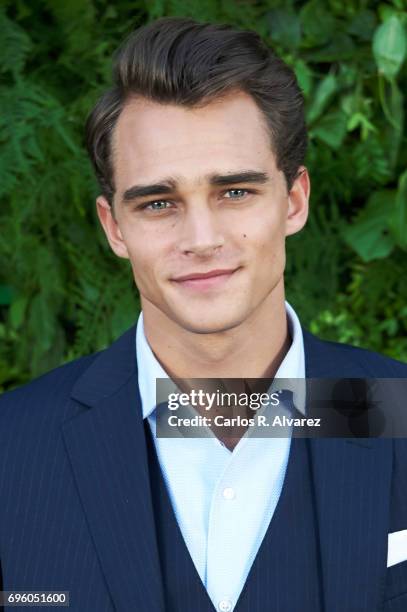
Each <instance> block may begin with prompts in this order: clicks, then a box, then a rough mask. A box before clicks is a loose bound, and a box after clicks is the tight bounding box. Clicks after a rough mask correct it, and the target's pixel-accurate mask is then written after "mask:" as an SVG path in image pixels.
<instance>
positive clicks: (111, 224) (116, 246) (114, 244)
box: [96, 195, 129, 259]
mask: <svg viewBox="0 0 407 612" xmlns="http://www.w3.org/2000/svg"><path fill="white" fill-rule="evenodd" d="M96 210H97V214H98V217H99V221H100V223H101V225H102V227H103V230H104V232H105V234H106V238H107V240H108V242H109V244H110V248H111V249H112V251H113V252H114V253H115V254H116V255H117V256H118V257H123V258H124V259H129V253H128V251H127V246H126V244H125V242H124V240H123V236H122V232H121V231H120V228H119V225H118V223H117V221H116V218H115V215H114V212H113V209H112V206H111V205H110V204H109V202H108V201H107V200H106V198H105V197H104V196H102V195H100V196H99V197H98V198H97V199H96Z"/></svg>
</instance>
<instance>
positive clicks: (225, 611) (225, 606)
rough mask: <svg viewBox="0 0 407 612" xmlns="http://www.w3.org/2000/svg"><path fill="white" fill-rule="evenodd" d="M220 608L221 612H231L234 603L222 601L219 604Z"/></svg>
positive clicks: (227, 600)
mask: <svg viewBox="0 0 407 612" xmlns="http://www.w3.org/2000/svg"><path fill="white" fill-rule="evenodd" d="M218 608H219V610H220V612H230V610H231V609H232V602H231V601H229V599H222V601H220V602H219V605H218Z"/></svg>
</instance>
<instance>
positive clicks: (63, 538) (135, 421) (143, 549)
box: [0, 326, 407, 612]
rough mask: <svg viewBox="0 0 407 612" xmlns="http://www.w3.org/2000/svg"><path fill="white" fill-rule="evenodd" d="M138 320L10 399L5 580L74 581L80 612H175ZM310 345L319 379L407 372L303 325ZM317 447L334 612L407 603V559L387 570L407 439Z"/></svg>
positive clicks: (0, 524) (2, 556) (55, 586)
mask: <svg viewBox="0 0 407 612" xmlns="http://www.w3.org/2000/svg"><path fill="white" fill-rule="evenodd" d="M135 330H136V327H135V326H133V327H132V328H131V329H129V330H128V331H127V332H126V333H125V334H124V335H123V336H121V337H120V338H119V339H118V340H117V341H116V342H115V343H114V344H112V346H110V347H109V348H107V349H106V350H104V351H101V352H100V353H96V354H93V355H89V356H86V357H83V358H81V359H78V360H76V361H73V362H71V363H68V364H66V365H64V366H62V367H60V368H57V369H55V370H53V371H52V372H49V373H47V374H45V375H44V376H42V377H40V378H38V379H36V380H34V381H33V382H31V383H29V384H27V385H25V386H23V387H21V388H19V389H16V390H13V391H11V392H8V393H5V394H3V396H2V397H1V398H0V442H1V443H0V561H1V573H2V583H3V584H2V586H3V590H19V591H22V590H31V591H33V590H36V591H40V590H47V591H50V590H61V591H69V592H70V608H69V609H70V610H72V611H74V612H87V611H89V612H104V611H105V612H113V611H117V612H129V611H135V612H164V603H163V602H164V597H163V586H162V581H161V577H160V562H159V554H158V550H157V541H156V534H155V528H154V513H153V507H152V501H151V493H150V483H149V475H148V464H147V455H146V440H145V434H144V428H143V421H142V412H141V404H140V395H139V389H138V383H137V363H136V353H135ZM304 342H305V361H306V376H307V377H309V378H316V377H331V378H335V377H350V378H374V377H397V378H399V377H400V378H401V377H407V366H406V365H404V364H402V363H400V362H397V361H394V360H392V359H389V358H386V357H383V356H381V355H378V354H376V353H372V352H370V351H366V350H363V349H358V348H355V347H351V346H348V345H341V344H336V343H331V342H326V341H322V340H319V339H318V338H316V337H315V336H313V335H311V334H310V333H309V332H307V331H306V330H304ZM310 449H311V461H312V470H313V479H314V488H315V504H316V509H317V515H318V537H319V549H320V559H321V568H320V569H321V576H322V583H323V584H322V592H323V600H324V606H325V610H326V612H379V611H382V610H383V611H386V612H390V611H392V612H397V611H399V612H401V610H404V611H405V610H407V561H405V562H402V563H400V564H398V565H395V566H393V567H391V568H389V569H387V568H386V560H387V537H388V533H389V532H391V531H398V530H402V529H407V440H406V439H336V438H335V439H319V440H317V439H313V440H310ZM299 520H300V519H299ZM174 563H175V565H174V572H175V573H176V561H175V562H174ZM259 588H261V587H259ZM259 601H261V593H259ZM8 609H9V608H8V607H6V608H5V610H8ZM10 609H11V608H10ZM40 609H42V608H40ZM46 609H48V608H46ZM44 610H45V608H44ZM293 612H296V611H293ZM302 612H313V611H312V610H305V609H303V610H302Z"/></svg>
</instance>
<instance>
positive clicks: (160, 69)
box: [86, 17, 307, 204]
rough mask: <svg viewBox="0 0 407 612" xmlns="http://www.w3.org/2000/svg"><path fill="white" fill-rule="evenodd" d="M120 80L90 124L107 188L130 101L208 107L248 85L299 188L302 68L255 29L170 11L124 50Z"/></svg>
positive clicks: (94, 155) (111, 189)
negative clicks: (115, 140) (298, 71)
mask: <svg viewBox="0 0 407 612" xmlns="http://www.w3.org/2000/svg"><path fill="white" fill-rule="evenodd" d="M113 80H114V86H113V87H112V88H111V89H109V90H108V91H106V92H105V93H104V94H103V95H102V97H101V98H100V99H99V101H98V102H97V104H96V106H95V108H94V109H93V110H92V112H91V113H90V115H89V117H88V120H87V123H86V145H87V149H88V152H89V155H90V158H91V161H92V163H93V166H94V168H95V172H96V176H97V179H98V181H99V184H100V187H101V190H102V193H103V195H104V196H105V197H106V198H107V200H108V202H109V203H110V204H112V202H113V196H114V193H115V185H114V169H113V161H112V148H111V141H112V133H113V130H114V127H115V125H116V122H117V120H118V117H119V115H120V113H121V111H122V110H123V107H124V105H125V104H126V102H127V101H128V100H129V99H131V98H133V97H134V96H141V97H144V98H146V99H149V100H151V101H153V102H158V103H163V104H178V105H180V106H185V107H187V108H193V107H195V108H196V107H202V106H205V105H206V104H207V103H209V102H211V101H213V100H216V99H219V98H222V97H223V96H225V95H227V94H229V93H231V92H234V91H241V92H245V93H247V94H249V95H250V96H251V97H252V98H253V100H254V101H255V102H256V104H257V106H258V108H259V109H260V111H262V113H263V116H264V118H265V120H266V121H265V125H266V126H267V127H268V130H269V134H270V143H271V147H272V150H273V152H274V154H275V156H276V163H277V167H278V169H279V170H281V171H282V172H283V173H284V176H285V179H286V183H287V188H288V190H289V189H291V186H292V184H293V181H294V179H295V177H296V175H297V172H298V168H299V166H300V165H301V164H302V163H303V161H304V157H305V152H306V148H307V131H306V126H305V118H304V101H303V96H302V92H301V90H300V88H299V86H298V84H297V81H296V78H295V75H294V72H293V71H292V70H291V68H289V67H288V66H287V65H286V64H285V63H284V62H283V61H282V60H281V59H280V58H278V57H277V56H276V55H275V54H274V53H273V51H272V50H271V49H269V48H268V47H267V46H266V45H265V43H264V42H263V41H262V39H261V38H260V36H259V35H258V34H257V33H256V32H254V31H251V30H236V29H234V28H233V27H232V26H230V25H227V24H215V23H199V22H197V21H195V20H193V19H189V18H177V17H164V18H162V19H158V20H156V21H154V22H152V23H150V24H147V25H144V26H142V27H140V28H139V29H137V30H135V31H134V32H132V33H131V34H130V36H129V37H128V38H127V39H126V40H125V42H124V43H123V45H122V46H121V47H120V48H119V50H118V52H117V54H116V60H115V63H114V68H113Z"/></svg>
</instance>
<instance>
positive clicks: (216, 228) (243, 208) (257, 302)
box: [97, 92, 308, 333]
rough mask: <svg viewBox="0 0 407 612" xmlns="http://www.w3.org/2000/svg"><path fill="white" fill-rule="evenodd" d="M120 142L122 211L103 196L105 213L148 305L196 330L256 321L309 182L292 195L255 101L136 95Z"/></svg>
mask: <svg viewBox="0 0 407 612" xmlns="http://www.w3.org/2000/svg"><path fill="white" fill-rule="evenodd" d="M112 150H113V164H114V169H115V171H114V181H115V188H116V192H115V197H114V210H115V216H114V217H113V216H112V214H111V212H110V209H109V207H108V205H107V202H106V200H105V199H104V198H103V197H102V196H101V197H99V198H98V201H97V203H98V213H99V217H100V220H101V222H102V224H103V226H104V229H105V231H106V234H107V237H108V239H109V242H110V245H111V247H112V249H113V250H114V252H115V253H116V254H117V255H118V256H120V257H127V258H129V259H130V262H131V266H132V269H133V274H134V279H135V282H136V284H137V287H138V289H139V292H140V295H141V301H142V308H143V310H144V312H145V313H148V312H150V313H153V312H154V313H155V314H157V309H158V311H159V313H158V314H160V315H164V316H165V317H167V318H169V319H171V320H172V321H173V322H175V323H176V324H177V325H179V326H180V327H181V328H183V329H184V330H189V331H191V332H195V333H215V332H221V331H226V330H228V329H232V328H235V327H236V326H238V325H240V324H242V323H244V322H247V321H249V320H250V317H251V316H252V315H253V313H255V311H256V309H258V308H259V307H260V306H261V305H264V302H265V300H270V299H272V295H273V292H274V291H276V290H277V287H279V288H280V289H281V287H282V284H283V272H284V266H285V237H286V235H287V234H289V233H294V232H296V231H298V230H299V229H301V227H302V226H303V225H304V223H305V221H306V215H307V199H308V193H307V180H308V179H307V178H306V179H305V181H304V179H300V180H301V181H302V182H298V181H299V179H297V181H296V188H295V189H294V190H293V191H292V192H291V193H290V194H288V192H287V187H286V183H285V179H284V175H283V173H282V172H281V171H279V170H277V167H276V159H275V156H274V154H273V152H272V150H271V146H270V139H269V134H268V132H267V129H266V126H265V123H264V119H263V116H262V114H261V112H260V111H259V109H258V108H257V106H256V104H255V102H254V101H253V99H252V98H251V97H250V96H248V95H247V94H245V93H241V92H237V93H234V94H230V95H228V96H227V97H225V98H224V99H223V100H218V101H215V102H211V103H209V104H208V105H206V106H205V107H202V108H199V109H198V108H195V109H187V108H185V107H182V106H175V105H161V104H157V103H154V102H150V101H147V100H145V99H140V98H139V99H134V100H133V101H131V102H129V103H127V105H126V106H125V107H124V109H123V111H122V113H121V115H120V117H119V119H118V122H117V125H116V127H115V130H114V135H113V139H112ZM244 173H247V175H246V177H245V176H241V177H240V178H236V177H234V178H233V177H232V176H230V177H228V178H225V177H227V175H239V174H243V175H244ZM305 174H306V173H305ZM220 177H222V178H220ZM169 181H172V183H170V182H169ZM157 184H163V185H164V186H162V187H161V188H157V187H152V188H151V189H149V194H150V195H140V190H139V189H137V188H138V187H140V186H143V187H145V186H152V185H157ZM165 186H166V188H165ZM144 193H145V192H144ZM208 274H209V275H211V276H210V277H209V278H194V277H196V276H198V277H199V275H208ZM190 277H192V278H190ZM282 295H283V293H282Z"/></svg>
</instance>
